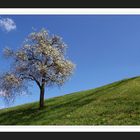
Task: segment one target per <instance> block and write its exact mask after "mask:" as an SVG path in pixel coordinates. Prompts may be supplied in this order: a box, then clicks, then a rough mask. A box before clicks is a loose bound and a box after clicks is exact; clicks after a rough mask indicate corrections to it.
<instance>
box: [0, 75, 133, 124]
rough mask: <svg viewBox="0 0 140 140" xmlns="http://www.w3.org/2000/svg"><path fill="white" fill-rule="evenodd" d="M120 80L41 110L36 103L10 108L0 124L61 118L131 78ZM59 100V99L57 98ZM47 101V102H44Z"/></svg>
mask: <svg viewBox="0 0 140 140" xmlns="http://www.w3.org/2000/svg"><path fill="white" fill-rule="evenodd" d="M133 79H135V78H132V79H128V80H122V81H120V82H116V83H114V84H112V85H108V86H105V87H103V88H101V89H97V90H96V91H93V92H92V91H91V93H90V94H85V95H84V96H83V95H82V96H80V94H79V96H78V97H77V96H76V97H74V96H73V98H72V99H71V100H68V101H67V100H64V101H63V102H61V103H58V104H57V105H53V106H46V107H45V108H43V109H42V110H39V109H38V107H37V104H35V107H32V106H29V107H27V108H21V109H17V110H12V111H8V112H4V113H1V114H0V124H5V125H9V124H11V125H19V124H20V125H22V124H34V122H35V123H36V122H37V121H38V122H39V121H40V120H46V122H48V123H49V122H50V121H53V120H56V119H62V118H63V117H64V116H65V115H66V114H68V113H70V112H73V111H75V110H76V109H78V108H80V107H82V106H84V105H87V104H89V103H90V102H93V101H95V100H96V99H98V97H99V96H101V95H102V94H103V92H104V91H105V92H109V91H112V90H114V89H116V88H118V86H120V85H122V84H126V82H127V81H130V80H133ZM58 100H59V99H58ZM46 103H47V102H46Z"/></svg>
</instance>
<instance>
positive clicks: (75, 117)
mask: <svg viewBox="0 0 140 140" xmlns="http://www.w3.org/2000/svg"><path fill="white" fill-rule="evenodd" d="M45 104H46V107H45V108H44V109H43V110H38V103H31V104H25V105H22V106H17V107H13V108H9V109H4V110H1V111H0V124H12V125H25V124H26V125H137V124H140V77H135V78H131V79H126V80H122V81H119V82H115V83H112V84H109V85H106V86H103V87H100V88H96V89H92V90H88V91H82V92H77V93H74V94H69V95H65V96H61V97H56V98H52V99H49V100H46V101H45Z"/></svg>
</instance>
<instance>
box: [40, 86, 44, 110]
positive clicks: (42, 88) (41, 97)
mask: <svg viewBox="0 0 140 140" xmlns="http://www.w3.org/2000/svg"><path fill="white" fill-rule="evenodd" d="M44 93H45V87H44V85H43V86H41V88H40V102H39V108H40V109H42V108H43V107H44Z"/></svg>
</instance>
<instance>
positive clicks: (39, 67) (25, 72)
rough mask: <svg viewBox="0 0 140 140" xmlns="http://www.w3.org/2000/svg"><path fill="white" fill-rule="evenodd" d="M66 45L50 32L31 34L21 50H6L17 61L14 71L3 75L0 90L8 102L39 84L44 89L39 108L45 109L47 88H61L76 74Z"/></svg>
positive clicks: (8, 55)
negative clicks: (33, 85)
mask: <svg viewBox="0 0 140 140" xmlns="http://www.w3.org/2000/svg"><path fill="white" fill-rule="evenodd" d="M66 48H67V46H66V44H65V43H64V42H63V40H62V38H61V37H59V36H56V35H53V36H51V35H49V34H48V31H47V30H46V29H41V30H40V31H39V32H33V33H31V34H29V36H28V37H27V39H26V40H25V41H24V43H23V45H22V47H21V48H20V49H18V50H17V51H13V50H11V49H9V48H5V49H4V55H5V56H6V57H8V58H9V57H12V58H13V64H12V68H11V70H10V72H6V73H4V74H3V75H1V77H0V78H1V79H0V88H1V90H2V92H3V93H4V95H5V97H6V99H9V100H10V99H12V98H14V97H15V96H17V95H18V94H21V93H23V92H25V90H27V88H28V87H29V82H35V83H36V85H37V86H38V87H39V89H40V102H39V108H40V109H41V108H43V107H44V94H45V87H48V86H52V85H58V86H61V85H63V84H64V82H65V81H66V80H68V79H69V77H70V76H71V74H72V73H73V69H74V66H75V65H74V64H73V63H72V62H71V61H70V60H68V59H66V58H65V56H66V53H65V52H66Z"/></svg>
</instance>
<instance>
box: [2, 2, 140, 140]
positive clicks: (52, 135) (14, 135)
mask: <svg viewBox="0 0 140 140" xmlns="http://www.w3.org/2000/svg"><path fill="white" fill-rule="evenodd" d="M0 8H140V1H136V0H133V1H126V0H121V1H119V0H112V1H110V0H96V1H95V0H85V1H81V0H35V1H33V0H30V1H26V0H25V1H24V0H18V1H17V0H0ZM139 137H140V133H139V132H133V133H132V132H131V133H130V132H37V133H36V132H0V139H5V140H8V139H14V140H19V139H21V138H23V139H24V140H25V139H34V140H38V139H51V140H53V139H61V140H65V139H68V138H71V139H75V140H77V139H80V140H84V139H86V140H88V139H97V140H102V139H107V140H112V139H114V138H115V139H120V140H121V139H122V140H124V139H127V140H129V139H136V138H137V139H138V138H139Z"/></svg>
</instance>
